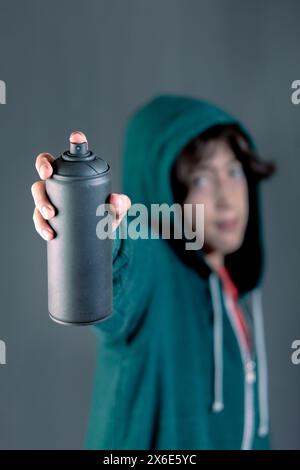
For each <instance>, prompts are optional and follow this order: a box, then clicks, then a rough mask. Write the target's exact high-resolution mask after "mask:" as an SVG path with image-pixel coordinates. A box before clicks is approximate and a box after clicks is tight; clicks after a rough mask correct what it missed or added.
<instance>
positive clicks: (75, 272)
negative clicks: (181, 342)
mask: <svg viewBox="0 0 300 470" xmlns="http://www.w3.org/2000/svg"><path fill="white" fill-rule="evenodd" d="M72 136H73V137H72ZM52 166H53V174H52V176H51V178H49V179H48V180H46V192H47V194H48V197H49V199H50V201H51V203H52V204H53V206H54V207H55V210H56V215H55V217H53V218H52V219H51V221H50V224H51V226H52V228H53V229H54V231H55V232H56V236H55V238H53V239H52V240H49V241H48V242H47V269H48V309H49V314H50V317H51V318H52V319H53V320H55V321H56V322H58V323H62V324H66V325H91V324H93V323H97V322H99V321H102V320H104V319H105V318H107V317H108V316H110V314H111V312H112V239H111V238H110V237H107V238H105V239H99V238H98V237H97V234H96V226H97V223H98V222H99V220H100V219H99V216H98V215H96V211H97V207H98V206H99V205H100V204H105V203H108V202H109V200H108V199H109V195H110V193H111V174H110V167H109V165H108V163H107V162H106V161H105V160H103V159H102V158H100V157H98V156H96V155H95V154H94V153H93V152H92V151H91V150H89V149H88V142H87V140H86V137H85V135H84V134H83V133H80V132H74V133H72V134H71V136H70V148H69V150H66V151H65V152H63V153H62V155H60V156H59V157H58V158H56V159H55V160H54V162H53V163H52Z"/></svg>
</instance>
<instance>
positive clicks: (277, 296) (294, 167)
mask: <svg viewBox="0 0 300 470" xmlns="http://www.w3.org/2000/svg"><path fill="white" fill-rule="evenodd" d="M299 17H300V3H299V2H297V1H296V0H295V1H292V0H290V1H284V2H283V1H276V0H272V1H271V0H270V1H268V0H256V1H253V0H251V1H249V0H248V1H244V2H241V1H239V0H213V1H212V0H207V1H206V0H204V1H201V0H198V1H196V0H151V1H150V0H126V1H125V0H105V1H104V0H102V1H99V0H98V1H96V0H95V1H92V0H85V1H84V2H83V1H82V2H80V1H77V0H76V1H75V0H72V1H71V0H69V1H66V0H63V1H61V0H60V1H59V2H58V1H53V2H50V1H45V0H44V1H41V0H39V1H37V0H27V1H21V0H20V1H16V0H9V1H5V0H0V79H2V80H5V81H6V84H7V104H6V105H2V106H0V136H1V147H0V154H1V171H0V178H1V184H0V191H1V194H0V196H1V282H0V286H1V296H0V298H1V314H0V339H2V340H5V341H6V344H7V365H5V366H3V365H2V366H0V417H1V418H0V447H1V448H3V449H4V448H7V449H11V448H36V449H38V448H57V449H58V448H81V447H82V444H83V437H84V433H85V429H86V422H87V413H88V406H89V399H90V393H91V387H92V378H93V370H94V365H95V337H94V336H93V334H92V333H91V332H90V331H89V330H88V329H84V328H82V329H81V328H79V329H77V328H67V327H62V326H59V325H56V324H55V323H54V322H52V321H51V320H50V319H49V318H48V312H47V291H46V244H45V242H44V241H42V239H40V238H39V236H38V235H37V234H36V233H35V231H34V228H33V224H32V218H31V217H32V211H33V202H32V199H31V193H30V186H31V184H32V182H33V181H34V180H35V179H36V178H37V175H36V173H35V169H34V161H35V157H36V155H37V154H38V153H40V152H42V151H49V152H51V153H53V154H55V155H57V154H58V153H59V152H60V151H62V150H63V149H64V148H65V145H66V139H67V138H68V134H69V132H70V131H71V130H73V129H81V130H83V131H85V132H87V134H88V137H89V140H90V142H91V143H92V147H93V148H94V149H97V150H99V153H101V154H102V155H103V156H104V157H105V158H107V159H108V160H109V162H110V163H111V165H112V169H113V172H114V175H115V187H114V190H118V189H119V181H120V180H119V174H120V165H119V163H120V155H121V148H122V131H123V128H124V125H125V122H126V118H127V116H128V114H129V113H130V112H131V111H132V110H133V109H134V108H135V106H137V105H139V104H140V103H142V102H144V101H146V100H148V99H149V98H150V97H152V96H153V94H155V93H159V92H180V93H186V94H190V95H194V96H198V97H204V98H207V99H211V100H213V101H215V102H217V103H219V104H220V105H221V106H224V107H226V108H227V109H229V110H230V111H231V112H233V113H235V114H236V115H238V116H239V117H240V118H241V119H242V120H243V121H244V122H245V124H246V125H247V126H248V127H249V128H250V129H251V130H252V132H253V134H254V135H255V137H256V140H257V142H258V145H259V148H260V151H261V154H262V155H263V156H264V157H266V158H273V159H275V160H276V161H277V162H278V164H279V166H280V173H279V174H278V175H277V176H276V177H275V178H274V179H273V181H272V182H270V183H268V184H267V185H266V186H265V189H264V200H263V202H264V210H265V221H266V224H265V236H266V240H267V256H268V264H267V272H266V281H265V289H264V293H265V317H266V320H265V321H266V329H267V346H268V356H269V368H270V405H271V417H272V431H273V441H274V446H275V447H276V448H300V419H299V416H300V415H299V412H300V401H299V391H300V366H298V367H297V366H294V365H292V364H291V361H290V355H291V343H292V341H293V340H294V339H297V338H299V337H300V321H299V317H300V311H299V310H300V309H299V265H300V256H299V248H298V241H299V211H298V206H297V204H298V200H299V195H300V186H299V184H298V182H299V181H298V180H299V170H300V163H299V162H300V133H299V123H300V105H299V106H295V105H292V103H291V99H290V95H291V88H290V87H291V82H292V81H293V80H295V79H299V78H300V76H299V74H300V72H299V41H300V28H299Z"/></svg>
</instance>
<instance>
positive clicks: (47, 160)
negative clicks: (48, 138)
mask: <svg viewBox="0 0 300 470" xmlns="http://www.w3.org/2000/svg"><path fill="white" fill-rule="evenodd" d="M54 160H55V158H54V157H53V156H52V155H51V154H50V153H40V154H39V155H38V156H37V157H36V161H35V168H36V169H37V172H38V174H39V176H40V178H41V179H42V180H46V179H48V178H50V176H51V175H52V172H53V168H52V162H53V161H54Z"/></svg>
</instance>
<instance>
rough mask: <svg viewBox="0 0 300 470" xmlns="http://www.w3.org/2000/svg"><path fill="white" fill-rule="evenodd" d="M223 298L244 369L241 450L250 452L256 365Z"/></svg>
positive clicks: (253, 421)
mask: <svg viewBox="0 0 300 470" xmlns="http://www.w3.org/2000/svg"><path fill="white" fill-rule="evenodd" d="M224 297H225V306H226V310H227V313H228V317H229V320H230V322H231V325H232V328H233V331H234V333H235V336H236V339H237V342H238V346H239V350H240V354H241V359H242V363H243V368H244V430H243V439H242V444H241V450H250V449H251V448H252V444H253V437H254V426H255V416H254V383H255V381H256V371H255V368H256V364H255V362H254V361H253V360H252V358H251V355H250V354H249V352H248V350H247V349H246V346H245V345H244V343H243V342H242V340H241V337H240V336H239V333H238V328H237V324H236V319H235V318H234V316H233V314H232V306H231V300H230V299H229V298H228V297H227V295H226V294H224Z"/></svg>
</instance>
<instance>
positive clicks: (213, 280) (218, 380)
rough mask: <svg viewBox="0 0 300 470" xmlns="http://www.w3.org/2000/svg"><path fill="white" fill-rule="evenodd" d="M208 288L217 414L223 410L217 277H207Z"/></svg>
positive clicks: (221, 338)
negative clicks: (212, 315)
mask: <svg viewBox="0 0 300 470" xmlns="http://www.w3.org/2000/svg"><path fill="white" fill-rule="evenodd" d="M209 287H210V293H211V298H212V305H213V314H214V324H213V330H214V331H213V336H214V344H213V347H214V401H213V405H212V409H213V411H214V412H215V413H219V412H220V411H222V410H223V408H224V402H223V318H222V316H223V312H222V303H221V293H220V288H219V282H218V277H217V276H216V275H215V274H214V273H212V274H210V276H209Z"/></svg>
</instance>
